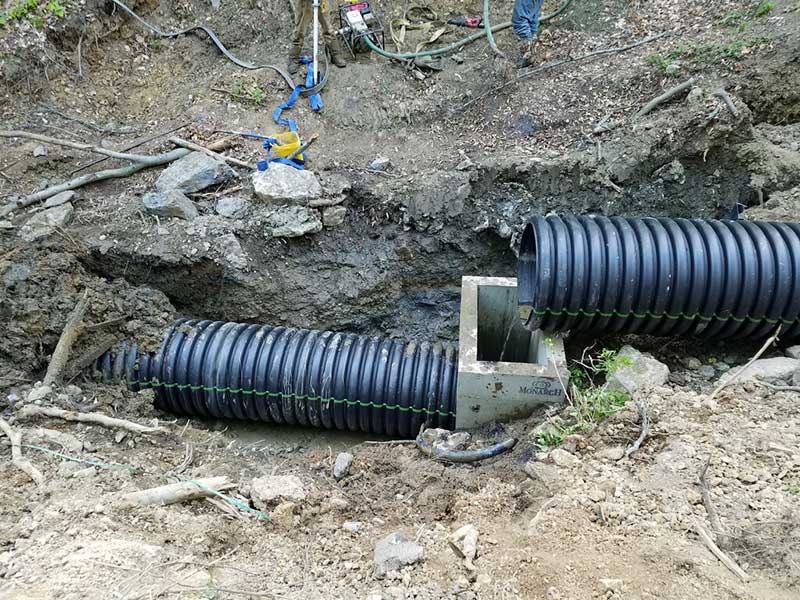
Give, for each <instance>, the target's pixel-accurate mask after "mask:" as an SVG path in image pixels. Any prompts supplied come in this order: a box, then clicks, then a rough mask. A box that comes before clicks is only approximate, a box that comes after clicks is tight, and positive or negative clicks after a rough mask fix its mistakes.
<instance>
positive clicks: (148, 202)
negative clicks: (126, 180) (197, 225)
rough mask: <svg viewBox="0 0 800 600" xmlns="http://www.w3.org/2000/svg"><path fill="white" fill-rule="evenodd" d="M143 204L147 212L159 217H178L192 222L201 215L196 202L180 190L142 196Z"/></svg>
mask: <svg viewBox="0 0 800 600" xmlns="http://www.w3.org/2000/svg"><path fill="white" fill-rule="evenodd" d="M142 204H143V205H144V207H145V209H146V210H147V212H149V213H151V214H154V215H158V216H159V217H176V218H178V219H186V220H188V221H191V220H192V219H195V218H197V216H198V214H199V213H198V212H197V207H196V206H195V205H194V202H192V201H191V200H189V198H187V197H186V196H185V195H184V194H183V192H181V191H179V190H168V191H166V192H150V193H148V194H145V195H144V196H142Z"/></svg>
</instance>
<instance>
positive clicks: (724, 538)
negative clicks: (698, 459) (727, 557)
mask: <svg viewBox="0 0 800 600" xmlns="http://www.w3.org/2000/svg"><path fill="white" fill-rule="evenodd" d="M710 464H711V458H709V459H708V460H706V464H705V465H703V468H702V469H700V473H699V474H698V476H697V483H698V484H699V485H700V493H701V494H702V495H703V506H704V507H705V509H706V513H707V514H708V521H709V522H710V523H711V530H712V531H713V532H714V535H715V536H716V538H717V539H718V540H719V543H720V545H722V546H727V545H728V534H727V533H725V530H724V529H723V528H722V521H720V520H719V515H718V514H717V509H716V508H714V503H713V502H712V501H711V490H710V489H709V487H708V481H706V471H708V466H709V465H710Z"/></svg>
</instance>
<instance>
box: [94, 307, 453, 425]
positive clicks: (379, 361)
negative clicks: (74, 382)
mask: <svg viewBox="0 0 800 600" xmlns="http://www.w3.org/2000/svg"><path fill="white" fill-rule="evenodd" d="M96 366H97V369H98V370H99V371H101V372H102V374H103V375H104V377H105V379H106V381H108V382H111V381H125V382H126V383H127V385H128V386H129V388H130V389H132V390H134V391H138V390H141V389H147V388H151V389H153V390H154V391H155V395H156V398H155V404H156V407H157V408H159V409H162V410H166V411H169V412H173V413H177V414H182V415H193V416H201V417H216V418H228V419H247V420H252V421H265V422H268V423H292V424H299V425H306V426H312V427H321V428H325V429H342V430H350V431H363V432H369V433H374V434H382V435H390V436H406V437H408V436H411V435H413V434H415V433H416V432H418V431H419V430H420V427H422V426H423V425H424V426H426V427H440V428H444V429H452V428H453V427H454V426H455V410H456V400H455V398H456V379H457V349H456V348H455V346H453V345H450V344H440V343H435V344H431V343H427V342H423V343H416V342H402V341H396V340H390V339H386V338H379V337H367V336H360V335H354V334H347V333H334V332H331V331H324V332H323V331H309V330H305V329H290V328H285V327H270V326H267V325H248V324H243V323H224V322H220V321H187V320H181V321H177V322H176V323H175V324H174V325H173V326H172V328H171V329H170V330H169V331H168V332H167V334H166V336H165V337H164V340H163V342H162V344H161V348H160V349H159V350H158V352H155V353H146V352H144V353H140V352H139V350H138V348H137V346H136V345H135V344H133V345H128V344H122V345H121V347H120V348H119V350H118V351H117V352H115V353H107V354H105V355H104V356H102V357H101V358H100V359H99V360H98V363H97V365H96Z"/></svg>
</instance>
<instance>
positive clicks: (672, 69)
mask: <svg viewBox="0 0 800 600" xmlns="http://www.w3.org/2000/svg"><path fill="white" fill-rule="evenodd" d="M680 72H681V62H680V61H679V60H676V61H675V62H673V63H670V64H668V65H667V68H666V69H664V73H665V74H666V75H669V76H670V77H677V76H678V73H680Z"/></svg>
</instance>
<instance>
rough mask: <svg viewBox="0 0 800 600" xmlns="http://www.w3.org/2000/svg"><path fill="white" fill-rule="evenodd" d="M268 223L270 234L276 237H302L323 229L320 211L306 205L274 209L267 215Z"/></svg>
mask: <svg viewBox="0 0 800 600" xmlns="http://www.w3.org/2000/svg"><path fill="white" fill-rule="evenodd" d="M289 168H291V167H289ZM266 225H267V231H268V233H269V235H271V236H272V237H274V238H279V237H289V238H291V237H301V236H304V235H308V234H311V233H319V232H320V231H322V221H321V220H320V217H319V211H316V210H314V209H313V208H305V207H304V206H286V207H283V208H279V209H277V210H274V211H272V212H271V213H269V214H268V215H267V218H266Z"/></svg>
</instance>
